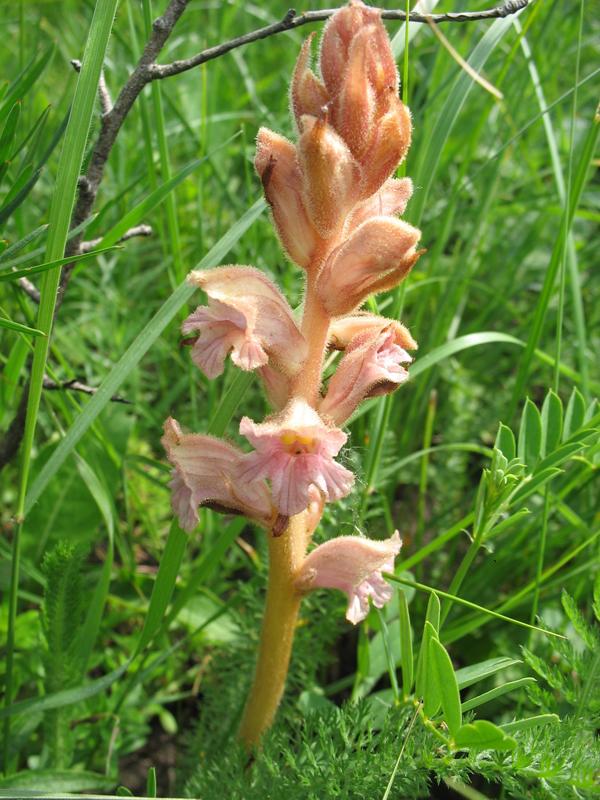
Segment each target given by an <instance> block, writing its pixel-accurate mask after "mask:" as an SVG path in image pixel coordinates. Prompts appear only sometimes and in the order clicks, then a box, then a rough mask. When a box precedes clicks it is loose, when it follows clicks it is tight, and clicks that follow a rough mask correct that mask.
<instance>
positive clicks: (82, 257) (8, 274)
mask: <svg viewBox="0 0 600 800" xmlns="http://www.w3.org/2000/svg"><path fill="white" fill-rule="evenodd" d="M119 249H120V248H119V247H106V248H104V249H103V250H90V251H89V252H88V253H81V254H79V255H76V256H65V257H64V258H57V259H55V260H54V261H47V262H46V263H45V264H37V265H36V266H35V267H24V268H23V269H16V270H12V271H11V270H9V269H8V268H5V269H4V270H2V271H1V272H0V282H1V281H16V280H17V278H23V277H25V278H27V277H29V276H30V275H37V274H38V273H39V272H47V271H48V270H50V269H55V268H56V267H61V266H62V265H63V264H72V263H73V261H89V259H90V258H94V257H95V256H99V255H102V254H103V253H109V252H110V251H111V250H119Z"/></svg>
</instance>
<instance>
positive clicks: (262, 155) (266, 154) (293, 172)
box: [254, 128, 319, 269]
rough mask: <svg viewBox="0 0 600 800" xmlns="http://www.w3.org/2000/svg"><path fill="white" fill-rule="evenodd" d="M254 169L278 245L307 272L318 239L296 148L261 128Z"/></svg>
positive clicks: (280, 137)
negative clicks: (308, 205)
mask: <svg viewBox="0 0 600 800" xmlns="http://www.w3.org/2000/svg"><path fill="white" fill-rule="evenodd" d="M254 165H255V167H256V171H257V173H258V175H259V177H260V179H261V181H262V184H263V190H264V193H265V198H266V200H267V202H268V203H269V205H270V206H271V211H272V212H273V221H274V223H275V228H276V230H277V233H278V234H279V238H280V241H281V244H282V246H283V248H284V249H285V250H286V252H287V254H288V255H289V257H290V258H291V259H292V261H295V262H296V264H298V265H299V266H300V267H304V268H305V269H306V268H307V267H308V266H309V265H310V263H311V259H312V257H313V254H314V252H315V249H316V247H317V245H318V243H319V235H318V233H317V231H316V230H315V228H314V226H313V225H312V224H311V222H310V219H309V216H308V213H307V211H306V208H305V206H304V202H303V199H302V194H303V186H302V176H301V173H300V167H299V165H298V160H297V158H296V148H295V147H294V145H293V144H292V143H291V142H289V141H288V140H287V139H285V138H284V137H283V136H279V134H277V133H274V132H273V131H271V130H269V129H268V128H261V129H260V130H259V132H258V137H257V141H256V157H255V160H254Z"/></svg>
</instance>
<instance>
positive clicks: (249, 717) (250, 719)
mask: <svg viewBox="0 0 600 800" xmlns="http://www.w3.org/2000/svg"><path fill="white" fill-rule="evenodd" d="M306 516H307V515H306V512H303V513H302V514H297V515H296V516H295V517H292V518H291V519H290V522H289V525H288V527H287V529H286V530H285V532H284V533H283V534H282V535H281V536H269V583H268V587H267V598H266V602H265V615H264V618H263V627H262V631H261V637H260V647H259V652H258V661H257V664H256V673H255V675H254V681H253V684H252V688H251V689H250V694H249V695H248V700H247V701H246V707H245V709H244V715H243V717H242V722H241V724H240V729H239V733H238V737H239V739H240V741H241V742H242V743H243V744H244V746H245V747H246V748H247V749H248V750H252V749H253V748H255V747H256V746H257V745H258V744H259V742H260V738H261V735H262V733H263V732H264V731H265V730H267V729H268V728H269V727H270V726H271V723H272V722H273V719H274V717H275V713H276V711H277V707H278V706H279V702H280V700H281V696H282V694H283V690H284V687H285V680H286V677H287V672H288V666H289V663H290V655H291V652H292V644H293V641H294V633H295V630H296V623H297V620H298V611H299V609H300V601H301V599H302V598H301V594H300V593H299V592H298V591H297V589H296V587H295V585H294V581H295V576H296V574H297V572H298V570H299V569H300V567H301V565H302V562H303V560H304V556H305V552H306V544H307V532H306V524H307V520H306Z"/></svg>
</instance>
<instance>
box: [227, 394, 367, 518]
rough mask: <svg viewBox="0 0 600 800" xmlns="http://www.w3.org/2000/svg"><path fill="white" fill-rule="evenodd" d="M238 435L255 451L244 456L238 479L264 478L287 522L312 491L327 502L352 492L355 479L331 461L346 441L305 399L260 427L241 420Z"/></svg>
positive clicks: (291, 403) (303, 506) (294, 402)
mask: <svg viewBox="0 0 600 800" xmlns="http://www.w3.org/2000/svg"><path fill="white" fill-rule="evenodd" d="M240 433H241V434H242V436H245V437H246V438H247V439H248V440H249V442H250V443H251V444H252V445H253V446H254V448H255V450H254V452H253V453H248V454H247V455H246V456H244V459H243V461H242V463H241V464H240V468H239V470H238V473H237V477H238V480H239V482H240V483H245V482H246V481H249V482H251V481H255V480H260V479H262V478H268V479H269V480H270V482H271V491H272V496H273V503H274V505H275V506H276V508H277V509H278V510H279V513H280V514H283V515H284V516H288V517H291V516H293V515H294V514H299V513H300V512H301V511H304V510H305V509H306V508H307V506H308V505H309V502H311V487H316V488H317V489H318V490H319V491H320V492H321V493H322V495H323V496H324V498H325V499H326V500H338V499H339V498H341V497H344V496H345V495H347V494H348V493H349V492H350V489H351V488H352V484H353V482H354V475H353V474H352V473H351V472H350V471H349V470H347V469H346V468H345V467H342V466H341V465H340V464H338V463H337V462H336V461H334V457H335V456H336V455H337V454H338V452H339V451H340V449H341V448H342V446H343V445H344V444H345V442H346V439H347V436H346V434H345V433H343V431H340V430H338V429H337V428H331V427H328V426H327V425H325V423H324V422H323V421H322V420H321V418H320V417H319V415H318V414H317V412H316V411H315V410H314V409H313V408H311V407H310V406H309V405H308V404H307V403H306V402H305V401H304V400H300V399H294V400H292V401H291V402H290V403H289V404H288V405H287V406H286V408H284V409H283V411H282V412H281V413H280V414H278V415H276V416H275V417H272V418H271V419H270V420H267V421H266V422H263V423H260V424H257V423H255V422H253V421H252V420H251V419H249V418H248V417H243V419H242V421H241V423H240Z"/></svg>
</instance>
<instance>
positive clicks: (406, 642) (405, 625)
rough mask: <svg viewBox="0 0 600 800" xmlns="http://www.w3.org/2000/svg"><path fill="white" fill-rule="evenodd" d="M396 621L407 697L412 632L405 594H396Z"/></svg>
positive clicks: (411, 674)
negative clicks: (398, 629) (398, 628)
mask: <svg viewBox="0 0 600 800" xmlns="http://www.w3.org/2000/svg"><path fill="white" fill-rule="evenodd" d="M398 619H399V625H400V663H401V667H402V691H403V693H404V697H408V696H409V695H410V693H411V691H412V686H413V668H414V667H413V664H414V655H413V645H412V630H411V627H410V614H409V611H408V601H407V599H406V593H405V592H403V591H402V590H400V591H399V592H398Z"/></svg>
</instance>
